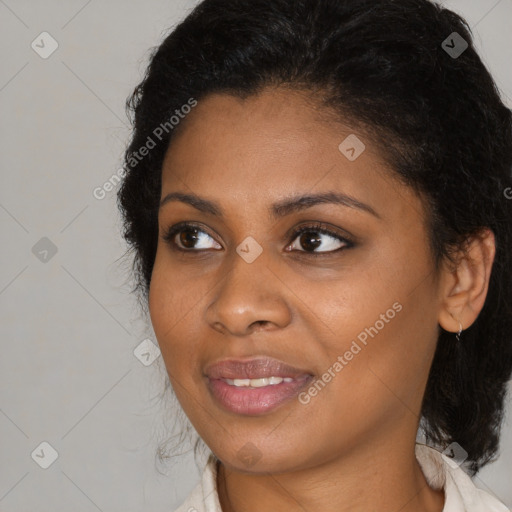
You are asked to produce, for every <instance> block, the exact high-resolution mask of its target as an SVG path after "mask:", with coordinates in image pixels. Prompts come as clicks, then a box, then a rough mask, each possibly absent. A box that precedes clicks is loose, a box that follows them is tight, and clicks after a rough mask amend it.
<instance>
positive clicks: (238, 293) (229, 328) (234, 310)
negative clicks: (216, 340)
mask: <svg viewBox="0 0 512 512" xmlns="http://www.w3.org/2000/svg"><path fill="white" fill-rule="evenodd" d="M229 265H230V266H229V268H227V270H226V274H225V275H224V277H223V278H222V280H221V283H220V284H219V286H218V287H216V288H215V293H214V295H213V300H212V301H211V302H210V303H209V305H208V307H207V311H206V320H207V322H208V324H209V325H210V326H211V327H212V328H213V329H215V330H217V331H219V332H222V333H223V334H231V335H232V336H244V335H248V334H251V333H252V332H255V331H259V330H275V329H280V328H281V329H282V328H284V327H286V326H287V325H288V324H289V323H290V320H291V316H292V315H291V312H290V308H289V304H288V302H287V300H286V291H287V290H288V288H287V287H286V285H285V283H283V282H282V281H281V280H280V279H278V278H277V277H276V274H275V273H274V272H273V271H271V269H270V268H269V266H268V264H267V258H266V257H265V251H263V253H262V254H261V255H260V256H259V257H258V258H257V259H256V260H254V261H253V262H252V263H247V262H246V261H245V260H244V259H243V258H241V257H240V256H239V255H238V254H237V253H236V252H235V253H234V254H233V255H232V257H231V258H230V262H229Z"/></svg>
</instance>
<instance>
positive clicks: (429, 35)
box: [117, 0, 512, 476]
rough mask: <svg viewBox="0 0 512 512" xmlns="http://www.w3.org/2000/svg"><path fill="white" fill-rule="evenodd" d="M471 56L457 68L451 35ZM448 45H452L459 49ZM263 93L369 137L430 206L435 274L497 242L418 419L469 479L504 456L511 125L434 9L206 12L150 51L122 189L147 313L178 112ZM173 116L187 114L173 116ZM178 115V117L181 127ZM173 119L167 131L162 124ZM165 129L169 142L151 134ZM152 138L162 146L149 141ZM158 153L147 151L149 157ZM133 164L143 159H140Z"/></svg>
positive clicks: (460, 26)
mask: <svg viewBox="0 0 512 512" xmlns="http://www.w3.org/2000/svg"><path fill="white" fill-rule="evenodd" d="M454 32H457V33H458V35H459V36H461V37H462V38H463V39H464V40H465V41H466V43H467V44H468V47H467V49H466V50H465V51H464V52H463V53H462V54H461V55H453V54H450V53H449V52H448V51H447V48H446V43H445V44H444V45H443V42H444V41H448V46H449V47H453V46H454V45H455V43H454V42H453V41H454V40H453V37H454V36H453V33H454ZM449 37H452V39H449ZM268 86H284V87H289V88H292V89H297V90H307V91H311V92H312V93H316V97H317V98H319V101H321V102H322V104H323V105H324V108H325V111H326V112H327V111H330V112H333V113H336V114H337V115H339V117H340V119H342V120H343V121H344V122H345V123H349V124H350V123H351V125H352V126H353V127H354V126H357V127H359V128H360V129H361V130H364V131H363V133H366V134H367V136H368V140H371V141H372V142H373V143H374V144H375V145H376V146H377V147H378V148H379V149H380V151H381V154H382V155H383V157H384V158H385V160H386V161H387V162H388V163H389V164H390V166H391V168H392V169H393V172H394V173H395V175H396V176H397V177H398V178H399V179H401V180H402V181H403V182H404V183H405V184H407V185H408V186H410V187H412V188H413V189H414V190H415V191H416V192H417V193H418V194H419V195H420V197H421V198H422V199H423V200H424V201H425V204H426V205H427V206H428V211H429V212H430V216H429V219H428V224H429V225H428V228H429V242H430V246H431V248H432V255H433V261H434V262H435V271H436V272H437V271H438V270H439V268H440V263H441V262H442V261H443V260H447V261H452V257H453V251H454V249H461V248H464V244H465V241H467V240H468V239H469V237H471V236H472V235H476V234H478V233H479V232H480V230H482V228H486V227H487V228H490V229H491V230H492V231H493V233H494V235H495V239H496V244H497V247H496V255H495V261H494V265H493V268H492V273H491V277H490V283H489V289H488V295H487V298H486V301H485V304H484V307H483V309H482V311H481V313H480V315H479V316H478V318H477V320H476V321H475V322H474V323H473V325H472V326H471V327H469V328H468V329H467V330H465V331H464V333H463V343H456V342H455V339H454V334H453V333H449V332H447V331H445V330H443V329H442V328H441V327H439V339H438V343H437V349H436V353H435V357H434V360H433V363H432V367H431V371H430V376H429V379H428V383H427V387H426V391H425V396H424V400H423V406H422V411H421V419H422V421H423V429H424V433H425V436H426V440H427V441H432V442H433V443H434V444H436V445H439V446H440V447H442V448H444V447H446V446H447V445H448V444H450V443H451V442H457V443H459V444H460V445H461V446H462V447H463V448H464V449H465V450H466V451H467V452H468V454H469V456H468V462H469V464H467V465H466V467H467V469H468V471H469V472H470V473H471V475H472V476H474V474H476V473H477V472H478V471H479V469H480V468H481V467H482V466H483V465H485V464H487V463H488V462H491V461H492V460H494V458H495V456H496V454H497V453H498V449H499V437H500V429H501V425H502V422H503V417H504V399H505V396H506V390H507V388H506V384H507V381H508V380H509V379H510V378H511V372H512V334H511V333H512V211H511V209H512V200H510V199H509V197H510V195H511V194H510V193H508V192H507V191H510V192H512V189H510V188H509V187H510V186H511V185H512V183H511V181H512V176H511V170H512V112H511V111H510V110H509V109H508V108H507V107H506V106H505V105H504V103H503V102H502V99H501V97H500V92H499V90H498V88H497V86H496V84H495V82H494V81H493V79H492V77H491V75H490V73H489V71H488V70H487V68H486V67H485V65H484V64H483V63H482V60H481V59H480V57H479V56H478V54H477V52H476V51H475V48H474V43H473V39H472V33H471V29H470V27H469V26H468V24H467V22H466V21H465V20H464V19H463V18H461V17H460V16H459V15H457V14H455V13H454V12H452V11H450V10H448V9H445V8H443V7H442V6H441V5H438V4H436V3H434V2H432V1H429V0H204V1H203V2H201V3H200V4H199V5H197V6H196V7H195V8H194V9H193V10H192V11H191V12H190V14H189V15H188V16H187V17H186V18H185V20H184V21H182V22H181V23H180V24H178V25H177V26H176V27H174V28H173V30H172V31H171V33H170V34H169V35H168V36H167V37H166V39H165V40H164V41H163V43H161V44H160V45H159V46H158V47H156V48H154V49H153V50H152V53H151V56H150V63H149V66H148V68H147V70H146V74H145V76H144V79H143V80H142V82H141V83H140V84H139V85H138V86H137V87H136V88H135V90H134V92H133V94H132V95H131V96H130V97H129V98H128V100H127V103H126V107H127V112H128V114H129V116H130V119H131V121H132V126H133V134H132V138H131V141H130V143H129V146H128V148H127V150H126V153H125V155H124V170H125V176H124V180H123V183H122V185H121V188H120V189H119V191H118V197H117V199H118V206H119V208H120V211H121V213H122V215H123V222H124V233H123V235H124V238H125V240H126V241H127V243H128V245H129V249H128V251H127V253H126V254H125V256H127V255H129V254H130V253H132V256H133V261H132V270H133V273H132V276H134V277H135V286H134V288H133V289H132V292H137V297H138V298H139V305H140V306H141V307H142V308H143V310H144V312H145V313H146V314H147V308H148V294H149V284H150V281H151V273H152V269H153V264H154V260H155V254H156V247H157V240H158V207H159V200H160V194H161V171H162V162H163V158H164V155H165V153H166V151H167V149H168V147H169V144H171V143H172V139H173V136H174V134H175V133H176V132H177V130H182V129H186V118H185V120H183V121H181V123H180V124H179V125H178V127H177V128H176V129H173V126H172V125H171V124H170V123H169V122H168V120H169V118H170V116H172V115H173V114H174V113H176V114H178V113H179V112H183V110H180V109H182V108H183V106H184V105H187V104H190V101H191V98H192V99H194V101H201V98H204V97H205V96H206V95H208V94H210V93H213V92H224V93H228V94H231V95H234V96H238V97H247V96H249V95H252V94H256V93H257V92H259V91H261V90H262V89H263V88H265V87H268ZM177 111H178V112H177ZM180 117H182V116H180ZM166 121H167V124H166V125H165V123H166ZM164 125H165V127H166V128H165V130H163V129H162V128H160V130H159V131H155V130H156V129H157V127H162V126H164ZM155 134H157V135H158V136H155ZM149 141H151V149H150V150H149V151H144V152H143V151H139V150H140V149H141V148H143V147H144V146H146V147H149ZM138 152H140V153H141V154H142V153H145V156H144V157H143V158H139V157H138V158H137V159H135V158H134V155H138Z"/></svg>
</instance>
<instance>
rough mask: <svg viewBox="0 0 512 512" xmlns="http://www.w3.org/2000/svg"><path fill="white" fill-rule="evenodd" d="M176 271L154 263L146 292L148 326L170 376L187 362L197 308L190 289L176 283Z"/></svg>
mask: <svg viewBox="0 0 512 512" xmlns="http://www.w3.org/2000/svg"><path fill="white" fill-rule="evenodd" d="M175 276H176V272H175V271H173V270H172V269H169V268H168V267H167V266H165V265H163V264H162V263H160V262H159V261H158V259H157V260H156V261H155V266H154V269H153V274H152V277H151V284H150V289H149V297H148V305H149V313H150V318H151V324H152V326H153V330H154V332H155V335H156V338H157V341H158V344H159V346H160V350H161V352H162V357H163V359H164V362H165V365H166V367H167V369H168V371H169V373H171V374H172V375H177V374H179V373H180V369H183V370H184V369H185V367H186V363H187V361H191V360H192V359H191V356H192V353H193V347H194V344H195V340H197V336H196V335H195V333H194V330H193V326H194V325H198V322H197V321H196V320H195V319H193V318H192V317H193V316H194V312H196V313H197V308H198V307H199V304H198V300H199V299H198V298H197V297H196V296H195V295H196V294H194V293H193V292H194V289H193V287H190V288H188V287H186V286H185V283H181V282H177V281H176V279H175Z"/></svg>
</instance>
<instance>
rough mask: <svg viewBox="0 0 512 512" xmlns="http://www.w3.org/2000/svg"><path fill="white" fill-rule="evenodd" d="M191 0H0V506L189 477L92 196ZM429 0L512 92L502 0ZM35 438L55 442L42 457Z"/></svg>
mask: <svg viewBox="0 0 512 512" xmlns="http://www.w3.org/2000/svg"><path fill="white" fill-rule="evenodd" d="M195 3H196V2H193V1H186V0H172V1H169V0H167V1H164V0H151V1H142V0H135V1H131V2H122V1H121V0H108V1H103V2H100V1H99V0H89V1H87V0H71V1H67V2H63V1H57V0H51V1H48V0H45V1H38V2H36V1H35V0H0V48H1V50H0V52H1V57H2V66H1V68H0V116H1V120H2V121H1V128H0V130H1V131H0V135H1V136H0V145H1V161H2V174H1V187H0V225H1V228H2V239H3V240H4V242H3V243H2V244H1V245H0V251H1V253H0V257H1V268H0V308H1V327H0V329H1V337H2V356H1V358H0V390H1V395H0V457H1V466H0V511H1V512H7V511H8V512H22V511H24V512H28V511H48V512H50V511H52V512H56V511H65V510H74V511H76V512H82V511H83V512H94V511H97V510H100V511H104V512H107V511H123V512H131V511H134V512H135V511H138V512H141V511H151V512H157V511H172V510H174V508H175V507H176V506H177V505H178V504H179V503H180V502H181V501H182V500H183V499H184V498H185V497H186V496H187V495H188V494H189V492H190V491H191V490H192V488H193V487H194V486H195V484H196V482H197V481H198V479H199V472H198V470H197V468H196V466H195V463H194V459H193V457H192V455H191V454H190V453H188V454H187V455H185V456H183V457H181V458H179V459H178V463H177V464H176V465H175V466H171V467H169V468H168V469H167V470H166V471H163V469H164V468H163V467H161V466H159V468H160V471H161V472H158V471H157V469H156V468H155V451H156V448H157V444H158V441H159V440H162V439H164V438H165V436H166V431H165V429H166V426H167V428H171V427H170V426H169V425H172V423H173V419H174V418H175V416H176V414H175V412H173V410H175V409H168V410H167V412H166V409H165V408H164V407H163V404H162V402H160V401H159V399H158V395H159V393H161V392H162V390H163V386H164V382H165V369H164V366H163V362H162V358H161V357H157V358H156V360H155V361H154V362H153V363H152V364H150V365H149V364H148V363H149V362H150V361H151V358H152V357H154V355H158V354H153V356H151V355H149V354H148V351H147V349H145V347H144V346H142V347H141V349H139V351H140V352H141V353H143V354H145V355H143V356H141V357H140V358H137V357H136V356H135V355H134V350H135V349H136V348H137V347H138V346H139V345H140V343H141V342H142V341H143V340H145V339H147V338H149V339H151V340H152V341H153V342H155V337H154V333H153V332H152V330H151V328H147V327H146V326H145V324H144V322H143V319H142V318H141V316H140V314H139V311H138V309H137V304H136V302H135V299H134V298H133V297H132V296H130V295H129V293H128V292H129V285H127V284H126V275H127V274H126V273H127V271H128V267H127V266H126V264H125V265H124V266H123V265H122V264H121V261H118V258H120V257H121V255H122V254H123V252H124V249H125V246H124V243H123V241H122V239H121V235H120V221H119V217H118V213H117V209H116V205H115V191H116V190H115V189H114V190H111V191H108V192H106V194H105V198H104V199H101V200H100V199H96V198H95V197H94V195H93V191H94V189H95V188H97V187H102V186H103V184H104V183H105V182H107V181H108V180H109V179H110V178H111V177H112V175H114V174H115V173H116V172H117V170H118V169H119V167H120V164H121V156H122V152H123V149H124V147H125V144H126V142H127V140H128V135H129V131H128V125H127V120H126V117H125V114H124V101H125V99H126V97H127V96H128V94H129V93H130V92H131V90H132V89H133V87H134V86H135V85H136V84H137V83H138V82H139V80H140V78H141V77H142V73H143V71H144V69H145V65H146V63H147V58H148V54H149V52H148V50H149V49H150V48H151V47H152V46H154V45H157V44H158V43H159V42H161V40H162V39H163V37H164V35H165V33H166V31H167V29H169V28H170V27H172V26H173V25H174V24H175V23H176V22H178V21H179V20H180V19H182V18H183V17H184V16H185V15H186V14H187V13H188V12H189V10H190V9H191V8H192V7H193V6H194V5H195ZM443 3H444V4H446V5H447V6H448V7H450V8H452V9H454V10H456V11H458V12H459V13H461V14H462V15H463V16H465V17H466V19H467V20H468V21H469V23H470V24H471V25H472V27H473V29H474V32H475V36H476V43H477V45H478V47H479V48H480V54H481V55H482V57H483V59H484V61H485V62H486V63H487V64H488V66H489V67H490V69H491V71H492V73H493V75H494V77H495V79H496V81H497V83H498V86H499V87H500V88H501V90H502V92H503V94H504V95H506V96H507V97H508V98H512V67H511V65H510V63H511V62H512V32H511V30H510V29H511V27H510V20H512V0H500V1H497V0H488V1H487V0H485V1H484V0H454V1H448V2H443ZM44 31H46V32H48V33H49V34H51V36H52V37H53V38H54V39H55V40H56V41H57V43H58V48H57V50H56V51H55V52H54V53H53V54H52V55H50V56H49V57H48V58H46V59H44V58H42V57H41V56H40V55H39V54H38V53H36V51H34V50H33V49H32V47H31V43H32V41H34V40H35V41H36V43H37V44H39V48H38V50H39V51H40V52H42V51H43V50H44V51H48V49H50V48H51V46H50V44H51V42H50V40H49V39H47V36H44V37H45V38H46V39H44V42H43V43H41V37H38V36H39V34H41V32H44ZM42 37H43V36H42ZM43 45H44V48H42V46H43ZM507 101H508V103H509V105H510V106H511V107H512V102H511V101H510V99H507ZM476 136H477V135H476ZM45 237H46V238H45ZM41 239H43V240H41ZM34 247H35V248H34ZM55 249H56V250H57V252H56V253H55V254H53V252H55ZM45 251H46V252H45ZM153 346H154V345H153ZM151 354H152V353H151ZM148 359H149V361H148ZM141 360H142V362H141ZM143 362H145V364H143ZM511 409H512V404H510V398H509V406H508V413H507V414H508V416H507V423H506V425H505V427H504V430H503V441H502V453H501V457H500V459H499V460H498V461H497V462H495V463H493V464H492V465H490V466H488V467H487V468H486V469H484V470H483V471H482V472H481V473H480V474H479V476H478V477H477V478H476V483H477V485H478V486H480V487H483V488H485V489H487V490H488V491H489V492H491V493H493V494H495V495H497V496H498V497H499V498H500V499H501V500H502V501H504V502H505V503H507V505H508V506H512V486H511V485H510V483H511V480H512V478H511V476H512V418H511V413H510V411H511ZM42 442H47V443H49V444H50V445H51V446H52V447H53V448H54V449H55V450H56V451H57V452H58V458H57V459H56V460H55V461H54V462H53V464H52V465H51V466H50V467H48V469H43V468H42V467H40V464H44V463H45V461H46V462H47V463H48V462H50V461H51V452H50V450H49V449H48V448H46V447H45V446H44V445H43V446H42V447H41V446H40V444H41V443H42ZM185 447H186V445H185ZM41 450H42V451H41ZM31 454H32V455H31Z"/></svg>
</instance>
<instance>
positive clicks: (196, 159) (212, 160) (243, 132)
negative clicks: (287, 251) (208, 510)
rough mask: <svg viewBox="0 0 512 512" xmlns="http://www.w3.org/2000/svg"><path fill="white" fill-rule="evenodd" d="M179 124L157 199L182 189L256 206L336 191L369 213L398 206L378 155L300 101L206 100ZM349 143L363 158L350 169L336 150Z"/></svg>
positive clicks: (264, 95) (269, 95)
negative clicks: (358, 202) (371, 206)
mask: <svg viewBox="0 0 512 512" xmlns="http://www.w3.org/2000/svg"><path fill="white" fill-rule="evenodd" d="M183 123H184V124H183V126H182V130H180V132H178V133H177V134H176V136H175V138H174V139H173V140H172V141H171V144H170V146H169V149H168V151H167V154H166V157H165V160H164V165H163V168H162V196H164V195H165V194H166V193H169V192H171V191H174V190H176V189H179V190H182V191H186V190H183V189H184V188H185V189H189V191H193V192H195V193H197V194H200V195H204V196H210V197H215V198H219V197H224V198H226V201H227V202H229V200H230V199H231V200H233V201H236V202H237V203H238V204H240V203H241V202H242V203H243V204H255V203H257V202H258V201H264V202H267V203H270V202H275V201H278V200H279V199H280V198H282V197H283V196H284V195H290V194H303V193H305V192H326V191H340V192H343V193H346V194H349V195H352V196H355V197H358V198H359V199H361V200H362V201H364V202H366V203H373V204H375V205H376V206H375V209H378V207H379V206H378V205H379V204H383V203H386V202H388V203H389V201H390V200H394V201H395V203H396V200H397V197H396V196H397V184H396V181H395V180H394V178H393V176H392V173H391V172H390V170H389V167H388V166H387V164H386V162H385V160H384V158H383V157H382V156H381V155H380V154H379V151H378V148H377V147H376V146H374V144H373V143H372V142H371V141H370V140H369V139H367V138H366V137H365V136H364V134H362V133H361V132H359V131H358V132H357V134H355V133H354V129H353V128H351V127H350V126H349V125H348V123H347V124H344V123H343V122H341V121H340V120H338V119H335V118H334V117H333V115H332V114H331V113H330V112H329V111H327V110H326V109H325V107H322V106H320V105H319V103H318V102H317V101H315V100H314V99H313V98H312V97H311V96H310V95H307V94H306V93H303V92H299V91H292V90H289V89H283V88H274V89H266V90H264V91H262V92H261V93H259V94H257V95H253V96H249V97H248V98H246V99H241V98H238V97H235V96H231V95H228V94H211V95H209V96H207V97H206V98H204V99H202V100H200V101H199V102H198V105H197V106H196V107H195V109H194V110H193V111H192V112H191V113H190V114H188V116H187V118H186V119H185V121H183ZM354 135H356V137H357V139H359V140H360V141H361V142H362V143H363V144H364V150H363V151H362V153H361V154H360V156H358V157H357V159H355V160H353V161H351V160H349V159H348V158H347V157H346V156H345V155H344V154H343V152H342V151H340V144H342V146H343V143H344V141H345V140H347V138H349V137H353V136H354ZM348 140H349V141H352V140H353V139H352V138H349V139H348ZM359 149H360V148H359ZM404 193H405V194H408V191H406V190H404V191H402V196H403V194H404Z"/></svg>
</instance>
